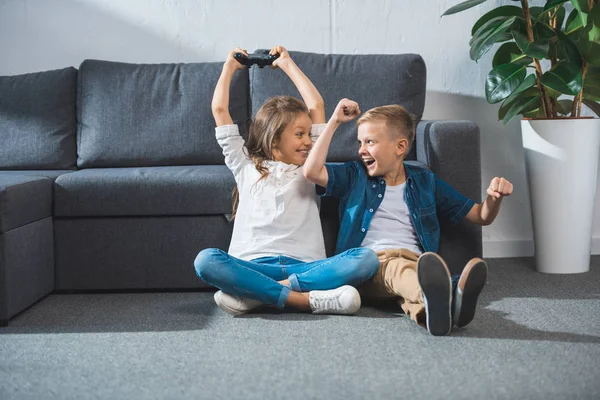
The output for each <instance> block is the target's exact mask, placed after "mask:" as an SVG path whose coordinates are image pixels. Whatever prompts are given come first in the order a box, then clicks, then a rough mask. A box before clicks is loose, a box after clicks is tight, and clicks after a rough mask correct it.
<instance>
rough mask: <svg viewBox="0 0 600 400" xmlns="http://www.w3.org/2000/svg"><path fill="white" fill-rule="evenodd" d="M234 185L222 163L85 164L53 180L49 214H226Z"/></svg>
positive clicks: (87, 215) (61, 215)
mask: <svg viewBox="0 0 600 400" xmlns="http://www.w3.org/2000/svg"><path fill="white" fill-rule="evenodd" d="M234 185H235V181H234V179H233V174H232V173H231V171H229V169H228V168H227V167H226V166H224V165H197V166H172V167H143V168H93V169H85V170H81V171H77V172H73V173H71V174H66V175H61V176H59V177H58V178H57V179H56V182H55V184H54V215H55V216H56V217H75V216H77V217H96V216H142V215H143V216H166V215H209V214H228V213H230V212H231V191H232V189H233V187H234Z"/></svg>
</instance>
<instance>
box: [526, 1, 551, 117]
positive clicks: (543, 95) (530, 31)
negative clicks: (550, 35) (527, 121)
mask: <svg viewBox="0 0 600 400" xmlns="http://www.w3.org/2000/svg"><path fill="white" fill-rule="evenodd" d="M521 5H522V6H523V18H525V26H526V27H527V38H528V39H529V41H530V42H531V43H533V42H534V37H533V27H532V26H531V16H530V14H529V1H528V0H521ZM533 63H534V65H535V76H536V80H537V85H538V89H539V90H540V95H541V100H542V108H543V109H544V117H546V118H548V117H550V116H551V113H550V107H549V101H548V99H547V97H546V89H545V88H544V85H542V66H541V65H540V62H539V60H538V59H537V58H534V59H533Z"/></svg>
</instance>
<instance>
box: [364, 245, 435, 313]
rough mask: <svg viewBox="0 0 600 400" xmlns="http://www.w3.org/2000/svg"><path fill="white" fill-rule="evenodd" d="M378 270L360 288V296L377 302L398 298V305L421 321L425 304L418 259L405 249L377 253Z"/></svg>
mask: <svg viewBox="0 0 600 400" xmlns="http://www.w3.org/2000/svg"><path fill="white" fill-rule="evenodd" d="M377 256H378V257H379V270H378V271H377V273H376V274H375V276H374V277H373V278H372V279H371V280H369V281H367V282H365V283H364V284H363V285H361V287H360V288H359V290H360V295H361V296H362V297H364V298H366V299H371V300H377V299H384V298H390V297H398V296H399V297H401V299H400V302H399V303H400V306H401V307H402V310H403V311H404V312H405V313H406V315H408V316H410V318H411V319H412V320H413V321H416V322H422V321H423V319H424V318H425V303H424V302H423V293H422V291H421V286H420V285H419V280H418V277H417V260H418V259H419V256H418V255H417V254H415V253H413V252H412V251H410V250H406V249H390V250H383V251H378V252H377Z"/></svg>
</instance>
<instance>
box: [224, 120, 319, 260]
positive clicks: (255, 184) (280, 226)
mask: <svg viewBox="0 0 600 400" xmlns="http://www.w3.org/2000/svg"><path fill="white" fill-rule="evenodd" d="M323 129H325V124H318V125H317V124H315V125H313V126H312V130H311V136H312V138H313V141H314V140H316V138H317V137H318V135H320V134H321V132H323ZM216 136H217V141H218V142H219V145H220V146H221V148H222V149H223V154H224V155H225V164H226V165H227V167H229V169H230V170H231V172H233V175H234V177H235V182H236V184H237V187H238V190H239V193H240V201H239V204H238V209H237V212H236V216H235V222H234V226H233V235H232V237H231V243H230V245H229V254H231V255H232V256H234V257H237V258H240V259H242V260H253V259H256V258H259V257H267V256H279V255H284V256H288V257H293V258H296V259H299V260H302V261H316V260H320V259H323V258H325V257H326V255H325V243H324V239H323V231H322V229H321V219H320V216H319V205H320V203H319V197H318V196H317V194H316V191H315V185H314V183H312V182H310V181H309V180H307V179H306V178H304V175H303V174H302V167H299V166H297V165H293V164H286V163H283V162H278V161H267V162H265V166H266V167H267V168H268V170H269V175H268V176H267V177H266V178H264V179H261V180H259V179H260V177H261V175H260V173H259V172H258V171H257V170H256V167H255V165H254V162H253V161H252V160H251V159H250V158H249V157H248V156H247V153H246V150H245V147H244V139H243V138H242V137H241V136H240V133H239V129H238V126H237V125H224V126H219V127H217V128H216Z"/></svg>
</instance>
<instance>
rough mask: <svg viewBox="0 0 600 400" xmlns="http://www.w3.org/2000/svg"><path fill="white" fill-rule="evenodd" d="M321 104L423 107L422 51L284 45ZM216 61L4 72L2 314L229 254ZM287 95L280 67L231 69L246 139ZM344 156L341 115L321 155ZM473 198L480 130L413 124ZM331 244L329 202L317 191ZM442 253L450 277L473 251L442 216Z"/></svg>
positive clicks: (143, 282) (182, 278)
mask: <svg viewBox="0 0 600 400" xmlns="http://www.w3.org/2000/svg"><path fill="white" fill-rule="evenodd" d="M291 54H292V57H293V59H294V60H295V61H296V63H297V64H298V65H299V66H300V67H301V68H302V69H303V71H304V72H305V73H306V75H307V76H309V77H310V78H311V80H312V81H313V82H314V84H315V85H316V87H317V88H318V89H319V90H320V91H321V93H322V95H323V98H324V99H325V103H326V108H327V115H330V114H331V112H332V111H333V108H334V107H335V105H336V104H337V102H338V101H339V99H340V98H342V97H348V98H351V99H354V100H356V101H358V102H359V103H360V105H361V109H362V110H367V109H369V108H371V107H374V106H378V105H383V104H391V103H399V104H402V105H404V106H405V107H407V109H408V110H410V111H411V112H413V113H415V114H416V115H417V116H419V117H420V116H421V115H422V113H423V107H424V102H425V78H426V73H425V64H424V62H423V60H422V58H421V57H420V56H418V55H413V54H403V55H370V56H367V55H322V54H311V53H300V52H292V53H291ZM221 66H222V63H197V64H152V65H150V64H125V63H117V62H108V61H97V60H86V61H84V62H83V63H82V64H81V66H80V67H79V69H78V70H77V69H75V68H65V69H62V70H55V71H46V72H39V73H33V74H25V75H18V76H3V77H0V143H1V145H0V206H1V208H0V324H3V325H6V324H7V322H8V320H9V319H10V318H11V317H12V316H14V315H15V314H17V313H19V312H21V311H23V310H24V309H26V308H27V307H29V306H30V305H32V304H33V303H35V302H36V301H38V300H39V299H40V298H42V297H44V296H45V295H47V294H48V293H50V292H53V291H56V292H73V291H76V292H79V291H98V290H140V289H141V290H150V289H164V290H169V289H191V288H199V287H202V286H203V284H202V282H200V281H199V280H198V279H197V278H196V276H195V274H194V268H193V260H194V258H195V256H196V254H197V253H198V252H199V251H200V250H201V249H203V248H206V247H218V248H221V249H225V250H226V249H227V248H228V245H229V240H230V236H231V231H232V224H231V223H230V222H229V220H228V214H229V213H230V212H231V190H232V188H233V186H234V181H233V176H232V175H231V173H230V172H229V170H228V169H227V168H226V167H225V166H224V163H223V156H222V153H221V149H220V148H219V147H218V145H217V142H216V140H215V138H214V120H213V118H212V115H211V109H210V100H211V98H212V92H213V89H214V87H215V84H216V82H217V79H218V76H219V73H220V70H221ZM278 94H290V95H294V96H298V97H299V94H298V92H297V91H296V90H295V88H294V87H293V85H292V83H291V82H290V81H289V79H288V78H287V77H286V76H285V74H284V73H283V72H282V71H279V70H272V69H269V68H264V69H259V68H256V67H253V68H251V69H250V70H246V71H240V72H238V73H237V74H236V76H235V79H234V81H233V83H232V91H231V107H230V109H231V114H232V116H233V119H234V121H235V122H236V123H238V124H239V125H240V127H241V131H242V134H245V131H246V126H247V123H248V121H249V120H250V117H251V115H253V113H254V112H256V110H257V109H258V107H259V106H260V105H261V104H262V103H263V102H264V101H265V100H266V99H267V98H268V97H270V96H273V95H278ZM355 157H356V128H355V126H354V124H346V125H345V126H342V127H341V128H340V129H339V131H338V133H337V134H336V136H335V139H334V141H333V144H332V148H331V152H330V156H329V161H331V162H342V161H347V160H351V159H354V158H355ZM410 158H411V159H412V160H415V162H420V163H424V164H426V165H428V166H429V167H430V168H431V169H432V170H433V171H434V172H436V173H437V174H438V175H439V176H440V177H441V178H442V179H444V180H446V181H447V182H449V183H450V184H452V185H453V186H454V187H456V188H457V189H458V190H460V191H461V192H462V193H464V194H465V195H467V196H469V197H471V198H473V199H475V200H479V199H480V196H481V182H480V179H481V178H480V175H481V172H480V150H479V130H478V128H477V126H476V125H475V124H473V123H472V122H468V121H450V122H449V121H420V122H419V124H418V127H417V138H416V142H415V146H414V148H413V150H412V154H411V157H410ZM321 214H322V223H323V229H324V232H325V238H326V248H327V251H328V253H329V255H331V254H333V250H334V246H335V238H336V235H337V229H338V221H337V203H336V202H335V201H334V200H331V199H326V200H325V201H323V204H322V208H321ZM440 253H441V254H442V256H443V257H445V258H446V260H447V261H448V263H449V265H450V267H451V269H452V270H453V272H454V273H457V272H459V271H460V270H461V268H462V266H463V265H464V263H465V262H466V261H467V260H468V259H469V258H471V257H473V256H481V253H482V248H481V229H480V228H478V227H474V226H467V225H459V226H449V225H447V224H442V241H441V248H440Z"/></svg>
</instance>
